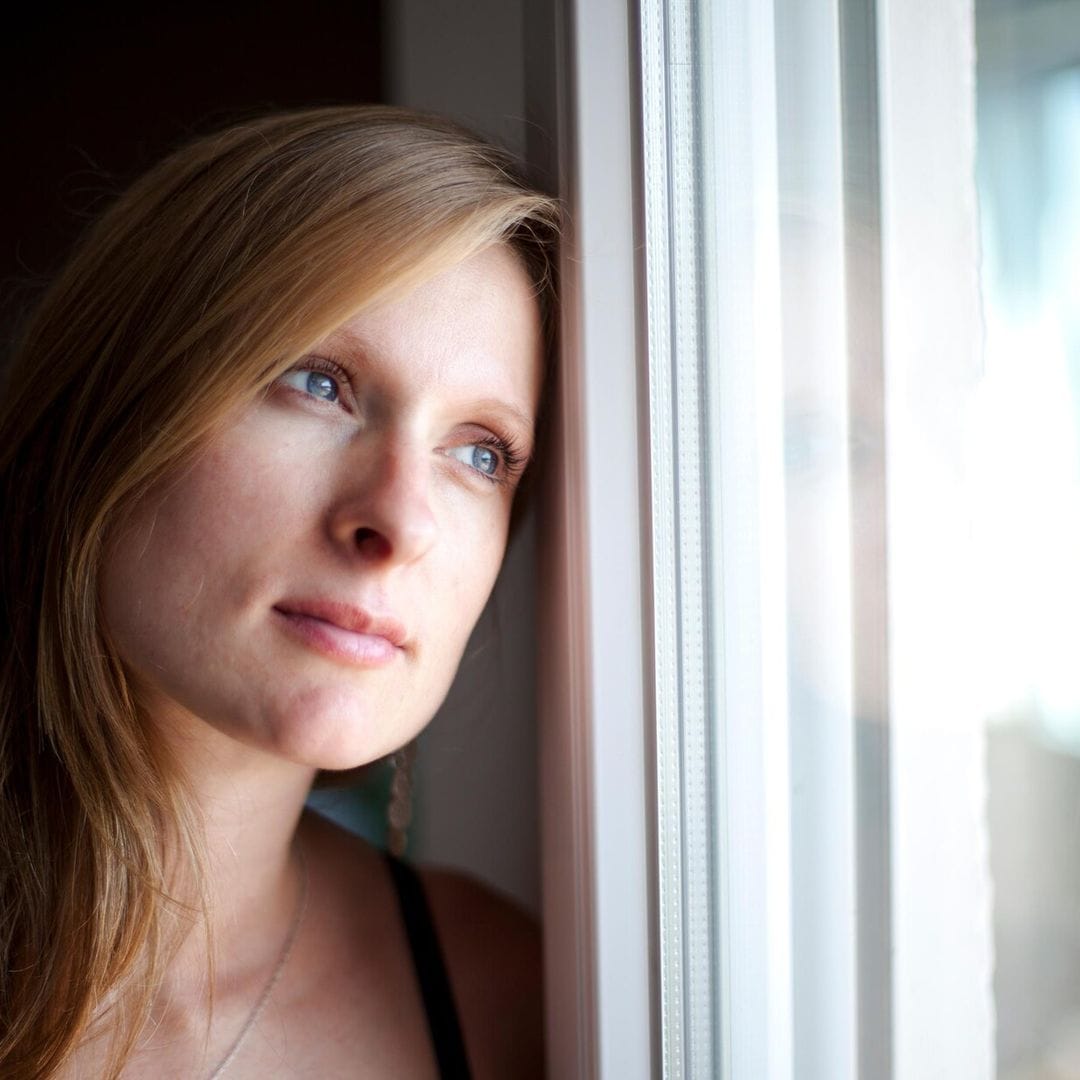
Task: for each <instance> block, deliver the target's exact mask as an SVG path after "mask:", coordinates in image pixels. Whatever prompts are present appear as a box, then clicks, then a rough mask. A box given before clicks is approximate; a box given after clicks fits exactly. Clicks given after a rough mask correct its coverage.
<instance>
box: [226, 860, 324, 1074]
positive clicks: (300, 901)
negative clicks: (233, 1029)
mask: <svg viewBox="0 0 1080 1080" xmlns="http://www.w3.org/2000/svg"><path fill="white" fill-rule="evenodd" d="M298 854H299V856H300V895H299V897H297V900H296V914H295V915H293V921H292V925H291V926H290V927H289V933H288V935H287V936H286V938H285V944H284V945H283V946H282V947H281V955H280V956H279V957H278V961H277V964H276V965H275V966H274V970H273V972H271V974H270V978H269V979H268V980H267V982H266V985H265V986H264V987H263V990H262V993H261V994H260V995H259V999H258V1001H256V1002H255V1004H254V1006H252V1009H251V1012H250V1013H248V1018H247V1019H246V1020H245V1021H244V1026H243V1027H242V1028H241V1029H240V1034H239V1035H237V1036H236V1040H235V1041H234V1042H233V1044H232V1046H231V1047H229V1052H228V1053H227V1054H226V1055H225V1056H224V1057H223V1058H222V1059H221V1061H219V1062H218V1065H217V1068H216V1069H214V1071H213V1072H212V1073H211V1074H210V1076H209V1078H208V1080H218V1077H219V1076H222V1075H223V1074H224V1072H225V1070H226V1069H227V1068H228V1067H229V1066H230V1065H231V1064H232V1063H233V1059H234V1058H235V1057H236V1055H237V1052H238V1051H239V1050H240V1046H241V1044H242V1043H243V1041H244V1039H246V1038H247V1034H248V1032H249V1031H250V1030H251V1029H252V1028H253V1027H254V1026H255V1022H256V1021H257V1020H258V1019H259V1015H260V1014H261V1013H262V1011H263V1009H264V1008H265V1007H266V1003H267V1002H268V1001H269V1000H270V995H271V994H272V993H273V991H274V987H275V986H277V984H278V980H279V979H280V978H281V974H282V972H283V971H284V970H285V964H286V963H287V961H288V959H289V953H291V952H292V947H293V944H294V943H295V941H296V935H297V932H298V931H299V930H300V924H301V923H302V922H303V921H304V912H305V911H306V910H307V894H308V868H307V860H306V859H305V858H304V851H303V848H300V849H298Z"/></svg>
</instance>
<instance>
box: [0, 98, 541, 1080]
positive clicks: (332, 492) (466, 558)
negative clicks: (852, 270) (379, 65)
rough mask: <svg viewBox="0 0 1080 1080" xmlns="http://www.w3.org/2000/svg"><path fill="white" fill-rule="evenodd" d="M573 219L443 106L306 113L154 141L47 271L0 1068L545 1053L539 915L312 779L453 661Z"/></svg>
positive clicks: (342, 1067)
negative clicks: (166, 144)
mask: <svg viewBox="0 0 1080 1080" xmlns="http://www.w3.org/2000/svg"><path fill="white" fill-rule="evenodd" d="M555 220H556V211H555V207H554V205H553V203H552V202H551V201H550V200H548V199H547V198H545V197H543V196H541V195H538V194H536V193H534V192H531V191H529V190H527V189H526V188H525V187H523V186H522V185H521V183H520V182H518V181H517V180H516V179H515V178H514V177H513V175H512V174H511V173H510V171H509V170H508V169H507V166H506V163H505V161H504V160H503V158H502V156H501V155H499V154H498V153H497V152H495V151H493V150H491V149H490V148H489V147H487V146H485V145H484V144H482V143H480V142H478V141H476V140H475V139H473V138H472V137H471V136H468V135H467V134H465V133H463V132H461V131H460V130H458V129H457V128H455V127H453V126H452V125H450V124H447V123H445V122H443V121H440V120H436V119H433V118H428V117H421V116H418V115H415V114H410V113H405V112H402V111H398V110H392V109H386V108H330V109H318V110H307V111H302V112H296V113H288V114H280V115H275V116H270V117H267V118H264V119H260V120H258V121H255V122H251V123H247V124H244V125H241V126H237V127H234V128H232V129H229V130H227V131H224V132H222V133H220V134H217V135H213V136H210V137H207V138H204V139H201V140H199V141H196V142H194V143H192V144H191V145H188V146H186V147H184V148H183V149H181V150H180V151H178V152H177V153H175V154H174V155H173V156H172V157H171V158H169V159H167V160H166V161H165V162H163V163H162V164H161V165H159V166H158V167H157V168H156V169H154V170H153V171H152V172H150V173H149V174H148V175H147V176H146V177H144V178H143V179H142V180H141V181H139V182H138V183H136V184H135V185H134V187H132V188H131V189H130V191H129V192H128V193H127V194H126V195H124V196H123V197H122V198H121V199H120V200H119V201H118V202H117V203H116V204H115V205H114V206H113V207H112V208H111V209H110V210H109V211H108V212H107V213H106V214H105V215H104V217H103V218H102V219H101V220H100V221H99V222H98V223H97V224H96V225H95V226H94V227H93V228H92V229H91V230H90V231H89V233H88V234H87V235H86V236H85V238H84V239H83V241H82V243H81V244H80V246H79V248H78V250H77V251H76V254H75V255H74V257H73V258H72V260H71V261H70V263H69V264H68V266H67V267H66V269H65V270H64V271H63V273H62V274H61V275H60V277H59V279H58V280H57V282H56V283H55V284H54V286H53V287H52V289H51V290H50V291H49V293H48V294H47V295H46V296H45V298H44V300H43V302H42V304H41V305H40V307H39V309H38V310H37V312H36V313H35V314H34V316H33V317H32V319H31V320H30V322H29V324H28V326H27V327H26V330H25V333H24V334H23V337H22V340H21V343H20V348H19V350H18V351H17V353H16V355H15V357H14V361H13V364H12V366H11V369H10V372H9V375H8V379H7V383H6V387H5V391H4V395H3V402H2V405H0V409H2V412H0V433H2V438H0V508H2V510H0V513H2V520H3V522H4V524H5V534H6V537H7V539H6V542H7V544H8V550H7V552H6V553H5V557H4V558H3V559H2V560H0V604H2V613H3V617H4V619H5V622H6V625H7V626H8V627H9V640H10V643H11V645H10V647H9V648H7V649H5V650H4V654H3V657H2V660H0V664H2V667H0V910H2V912H3V915H2V917H0V952H2V956H0V961H2V966H0V979H2V983H0V990H2V994H0V1074H2V1075H3V1076H5V1077H13V1078H14V1077H18V1078H23V1077H41V1076H83V1077H89V1076H93V1077H98V1076H120V1075H121V1074H122V1075H123V1076H124V1077H143V1076H154V1077H162V1076H168V1077H173V1076H183V1077H211V1076H213V1077H217V1076H221V1075H228V1076H229V1077H230V1078H232V1077H236V1078H241V1077H267V1076H274V1077H289V1076H300V1075H303V1076H318V1077H336V1076H341V1077H345V1076H348V1077H363V1076H371V1077H413V1076H416V1077H423V1076H436V1075H439V1074H440V1073H441V1074H442V1075H465V1069H466V1065H465V1059H466V1058H467V1059H468V1062H469V1065H470V1066H471V1068H472V1072H473V1075H475V1076H484V1075H487V1076H514V1077H522V1076H528V1075H536V1074H538V1073H539V1072H540V1070H541V1066H540V1057H541V1046H540V1026H539V993H538V987H539V982H538V971H539V954H538V947H537V941H536V935H535V932H534V930H533V928H532V927H531V925H530V924H529V923H528V921H527V920H525V919H524V918H523V917H522V916H520V915H519V914H518V913H517V912H516V911H515V910H514V909H512V908H511V907H510V906H509V905H507V904H505V903H504V902H503V901H501V900H499V899H497V898H496V897H495V896H493V895H492V894H490V893H489V892H488V891H487V890H485V889H483V888H481V887H480V886H479V885H476V884H473V883H471V882H469V881H468V880H467V879H464V878H460V877H458V876H455V875H453V874H448V873H436V872H422V873H421V876H420V879H419V885H418V882H417V880H416V879H415V878H412V877H411V876H410V873H409V871H408V869H407V868H405V867H404V865H403V864H400V863H394V862H389V861H387V860H386V859H384V858H383V857H382V856H381V855H380V854H379V853H377V852H375V851H374V850H372V849H371V848H370V847H368V846H367V845H366V844H364V843H362V842H361V841H359V840H357V839H355V838H353V837H352V836H350V835H348V834H346V833H344V832H343V831H341V830H339V829H338V828H336V827H335V826H332V825H331V824H329V823H328V822H326V821H324V820H322V819H320V818H318V817H316V816H314V815H313V814H311V813H310V811H305V810H304V800H305V797H306V794H307V792H308V789H309V787H310V785H311V783H312V780H313V779H314V778H315V776H316V773H317V772H318V771H319V770H342V769H349V768H354V767H356V766H359V765H362V764H364V763H367V762H370V761H373V760H375V759H377V758H380V757H382V756H384V755H386V754H388V753H390V752H391V751H393V750H394V749H395V748H396V747H399V746H401V745H403V744H404V743H407V742H408V741H409V740H410V739H412V738H413V737H414V736H415V735H416V733H417V732H418V731H419V730H420V729H421V728H422V727H423V726H424V724H426V723H427V721H428V720H429V719H430V718H431V716H432V715H433V713H434V712H435V710H436V708H437V707H438V705H439V703H440V702H441V700H442V698H443V696H444V694H445V693H446V691H447V689H448V687H449V685H450V681H451V679H452V677H453V674H454V670H455V668H456V666H457V663H458V661H459V659H460V656H461V653H462V650H463V648H464V646H465V642H466V639H467V638H468V635H469V632H470V630H471V629H472V627H473V624H474V623H475V621H476V619H477V617H478V616H479V614H480V611H481V608H482V607H483V605H484V602H485V600H486V598H487V596H488V593H489V592H490V589H491V587H492V585H493V583H494V580H495V576H496V573H497V571H498V568H499V563H500V560H501V558H502V554H503V551H504V547H505V544H506V539H507V533H508V529H509V526H510V521H511V512H512V506H513V501H514V493H515V489H516V488H517V486H518V485H519V483H520V480H521V477H522V474H523V472H524V470H525V467H526V464H527V463H528V461H529V459H530V456H531V455H532V452H533V447H534V441H535V427H536V417H537V411H538V408H539V403H540V396H541V383H542V375H543V368H544V357H545V352H546V344H545V343H546V340H547V332H546V328H547V326H548V323H549V312H550V299H549V298H550V287H551V286H550V272H549V271H550V265H551V264H550V258H551V244H552V242H553V237H554V233H555ZM425 898H426V902H427V903H426V906H425ZM428 910H430V913H431V915H432V917H433V921H429V920H428V918H427V911H428ZM440 954H441V956H442V957H443V958H444V959H445V965H446V968H447V969H448V972H449V989H448V987H447V985H446V984H445V983H442V982H440V971H439V956H440Z"/></svg>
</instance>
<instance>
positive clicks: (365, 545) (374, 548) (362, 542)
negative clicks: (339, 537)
mask: <svg viewBox="0 0 1080 1080" xmlns="http://www.w3.org/2000/svg"><path fill="white" fill-rule="evenodd" d="M356 548H357V550H358V551H362V552H364V553H365V554H366V555H369V556H381V555H384V554H385V553H386V540H385V538H384V537H383V535H382V533H380V532H379V531H378V530H376V529H369V528H368V527H367V526H364V527H362V528H359V529H357V530H356Z"/></svg>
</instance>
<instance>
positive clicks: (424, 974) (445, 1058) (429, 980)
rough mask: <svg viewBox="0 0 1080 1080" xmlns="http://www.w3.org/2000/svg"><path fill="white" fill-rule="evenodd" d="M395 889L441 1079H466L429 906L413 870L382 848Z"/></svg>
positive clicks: (465, 1063) (451, 998)
mask: <svg viewBox="0 0 1080 1080" xmlns="http://www.w3.org/2000/svg"><path fill="white" fill-rule="evenodd" d="M384 855H385V856H386V862H387V865H388V866H389V867H390V876H391V877H392V878H393V881H394V887H395V888H396V889H397V895H398V903H399V904H400V906H401V918H402V921H403V922H404V923H405V931H406V933H407V934H408V936H409V947H410V948H411V949H412V958H413V966H414V967H415V968H416V978H417V981H418V982H419V983H420V993H421V994H422V995H423V998H424V1009H425V1010H426V1012H427V1020H428V1030H429V1031H430V1032H431V1042H432V1045H433V1046H434V1048H435V1057H436V1059H437V1060H438V1063H439V1075H440V1076H441V1077H442V1080H470V1076H471V1074H470V1072H469V1062H468V1058H466V1056H465V1043H464V1041H463V1039H462V1037H461V1025H460V1023H459V1022H458V1014H457V1007H456V1006H455V1005H454V995H453V993H452V992H451V989H450V980H449V979H448V978H447V975H446V965H445V964H444V963H443V957H442V950H441V949H440V948H439V939H438V937H437V935H436V934H435V926H434V924H433V923H432V921H431V909H430V908H429V907H428V903H427V899H426V897H425V896H424V887H423V885H421V884H420V878H419V877H417V874H416V871H415V870H414V869H413V868H412V867H411V866H410V865H409V864H408V863H406V862H402V861H401V859H397V858H395V857H394V856H393V855H391V854H390V853H389V852H384Z"/></svg>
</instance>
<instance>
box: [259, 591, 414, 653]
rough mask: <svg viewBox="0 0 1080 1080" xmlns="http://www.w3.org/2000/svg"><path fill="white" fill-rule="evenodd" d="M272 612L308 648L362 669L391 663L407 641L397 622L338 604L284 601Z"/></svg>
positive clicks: (310, 600) (401, 626)
mask: <svg viewBox="0 0 1080 1080" xmlns="http://www.w3.org/2000/svg"><path fill="white" fill-rule="evenodd" d="M273 611H274V612H275V614H277V615H278V616H280V621H281V624H282V626H283V627H284V628H285V629H287V630H288V631H289V632H290V633H291V634H292V635H293V636H294V637H295V638H298V639H299V640H300V641H301V642H303V643H304V644H305V645H307V646H308V647H309V648H312V649H315V650H316V651H317V652H321V653H324V654H326V655H327V656H330V657H332V658H334V659H338V660H345V661H348V662H349V663H353V664H359V665H361V666H363V667H378V666H382V665H383V664H388V663H390V662H391V661H393V660H394V659H395V658H396V657H397V656H398V654H399V653H401V652H402V651H404V648H405V645H406V642H407V640H408V635H407V634H406V632H405V627H404V626H403V625H402V624H401V623H400V622H398V620H397V619H394V618H392V617H390V616H388V615H378V614H375V613H374V612H370V611H368V610H366V609H365V608H361V607H354V606H353V605H352V604H346V603H342V602H341V601H337V600H322V599H302V600H286V601H282V603H280V604H275V605H274V608H273Z"/></svg>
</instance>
